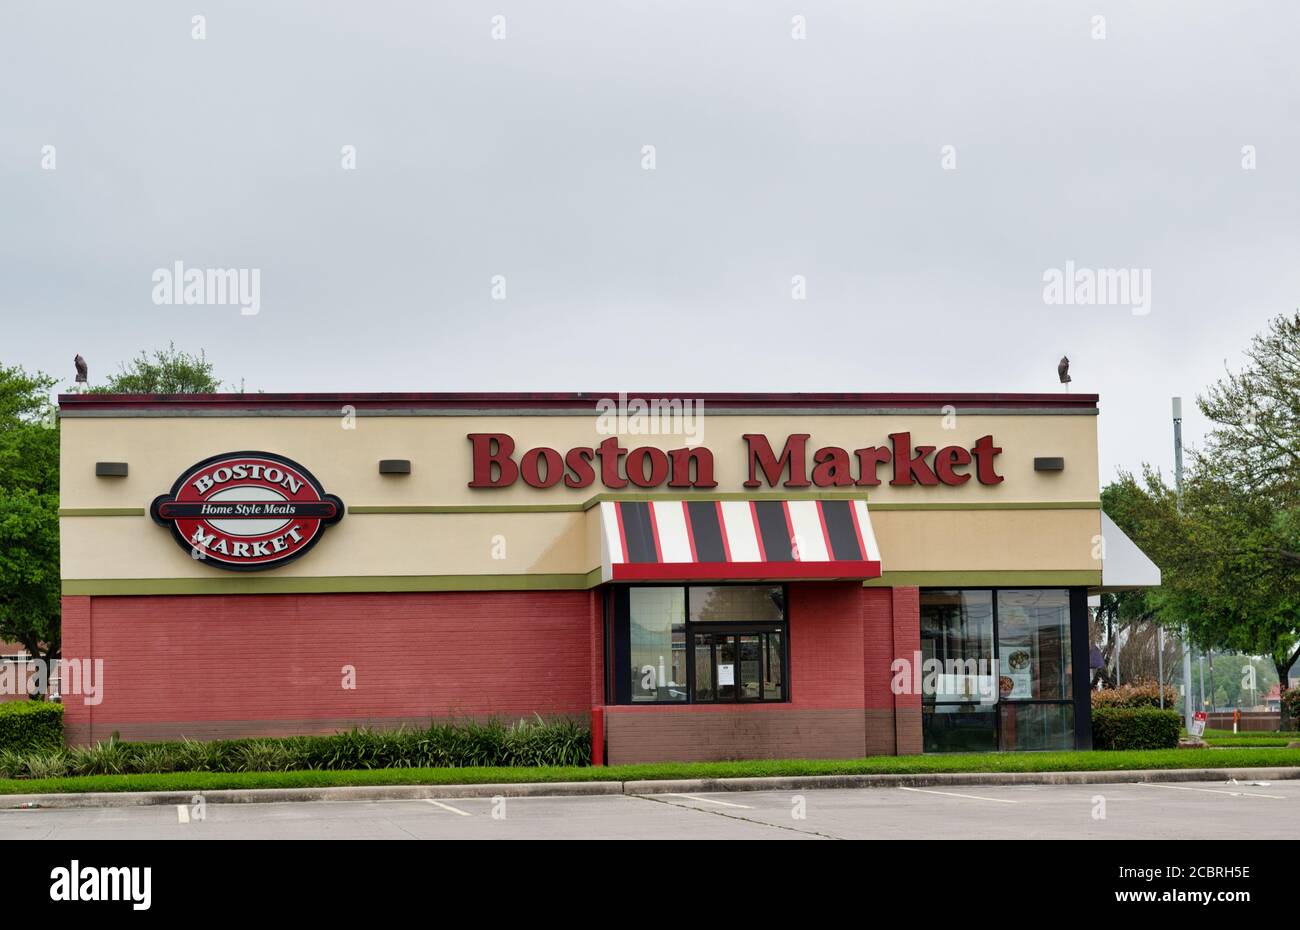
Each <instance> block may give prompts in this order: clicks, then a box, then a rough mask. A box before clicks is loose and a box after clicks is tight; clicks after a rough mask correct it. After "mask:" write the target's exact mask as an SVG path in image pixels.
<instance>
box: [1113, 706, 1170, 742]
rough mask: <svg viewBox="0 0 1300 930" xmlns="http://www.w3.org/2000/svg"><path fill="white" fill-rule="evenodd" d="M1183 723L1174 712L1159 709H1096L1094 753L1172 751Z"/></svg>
mask: <svg viewBox="0 0 1300 930" xmlns="http://www.w3.org/2000/svg"><path fill="white" fill-rule="evenodd" d="M1182 727H1183V720H1182V717H1180V716H1179V715H1178V711H1176V710H1160V708H1158V707H1095V708H1093V711H1092V745H1093V748H1094V749H1173V748H1175V747H1177V746H1178V735H1179V733H1180V732H1181V731H1182Z"/></svg>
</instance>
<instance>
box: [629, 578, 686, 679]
mask: <svg viewBox="0 0 1300 930" xmlns="http://www.w3.org/2000/svg"><path fill="white" fill-rule="evenodd" d="M685 605H686V597H685V592H684V591H683V590H682V589H681V588H632V589H631V590H630V591H629V592H628V608H629V609H628V632H629V636H628V641H629V645H630V652H631V658H632V701H633V702H636V703H639V702H642V701H654V702H661V701H685V700H686V695H687V691H686V661H685V660H686V627H685V624H684V622H683V620H684V617H683V614H684V613H685V610H686V607H685Z"/></svg>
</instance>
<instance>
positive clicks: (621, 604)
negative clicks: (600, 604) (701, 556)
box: [607, 582, 790, 707]
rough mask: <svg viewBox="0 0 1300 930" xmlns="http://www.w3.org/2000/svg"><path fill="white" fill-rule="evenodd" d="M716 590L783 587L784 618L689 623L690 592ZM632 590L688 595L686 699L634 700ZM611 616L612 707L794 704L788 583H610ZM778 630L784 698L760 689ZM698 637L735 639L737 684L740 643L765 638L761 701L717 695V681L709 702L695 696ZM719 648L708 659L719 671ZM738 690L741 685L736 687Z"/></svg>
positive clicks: (685, 618) (684, 617)
mask: <svg viewBox="0 0 1300 930" xmlns="http://www.w3.org/2000/svg"><path fill="white" fill-rule="evenodd" d="M716 587H750V588H753V587H762V588H780V589H781V604H782V609H783V612H784V617H783V619H781V620H752V621H748V620H715V621H695V620H691V589H692V588H716ZM633 588H681V589H683V590H684V591H685V596H684V597H683V598H682V603H683V605H684V608H685V609H684V612H683V615H682V623H683V629H684V636H685V645H686V658H685V665H686V695H687V698H686V700H685V701H633V700H632V682H631V680H630V679H628V678H627V675H626V674H625V673H626V670H627V669H629V668H630V667H631V657H632V656H631V634H630V625H631V619H632V617H631V607H630V593H629V592H630V591H631V590H632V589H633ZM607 605H608V606H607V611H608V612H607V616H608V617H609V619H610V624H609V626H610V635H609V637H608V640H609V643H610V653H611V654H612V655H613V659H614V661H613V663H612V668H611V673H612V674H611V676H610V678H611V680H610V682H609V684H610V688H609V692H608V696H609V697H611V698H613V704H614V705H616V706H626V707H687V706H690V705H693V704H700V705H707V706H712V705H717V704H789V703H790V590H789V586H788V585H787V584H784V583H775V584H773V583H767V584H755V583H754V582H707V583H705V582H700V583H693V584H692V583H686V582H677V583H674V582H655V583H650V584H618V585H611V587H610V594H609V599H608V601H607ZM777 631H779V632H780V634H781V646H782V648H781V695H780V697H776V698H767V697H763V696H762V694H763V692H764V690H765V689H764V688H763V685H762V682H763V678H762V676H763V674H764V673H765V671H766V667H767V666H766V663H765V661H764V659H765V658H766V650H767V648H768V645H767V634H769V633H772V632H777ZM697 633H721V634H724V635H730V636H735V637H736V638H737V639H736V651H737V655H736V666H737V681H739V666H740V655H739V651H740V639H739V637H741V636H747V635H756V636H761V637H763V641H762V649H763V653H764V655H763V656H762V657H760V660H759V695H760V696H759V697H757V698H740V697H734V698H722V699H719V698H718V697H717V683H716V682H715V683H714V688H713V692H714V697H713V698H712V699H708V700H701V699H699V698H697V697H696V687H695V685H696V682H695V677H696V675H695V635H696V634H697ZM716 655H717V649H716V646H711V647H710V657H711V660H712V662H713V665H714V667H715V668H716V667H717V659H716ZM737 691H739V685H737Z"/></svg>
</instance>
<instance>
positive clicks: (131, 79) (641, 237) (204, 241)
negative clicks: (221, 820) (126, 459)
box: [0, 0, 1300, 478]
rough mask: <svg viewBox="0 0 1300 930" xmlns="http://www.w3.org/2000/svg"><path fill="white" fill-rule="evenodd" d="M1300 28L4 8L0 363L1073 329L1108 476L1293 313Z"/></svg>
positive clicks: (1297, 282) (1183, 0) (1276, 15)
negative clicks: (1056, 300)
mask: <svg viewBox="0 0 1300 930" xmlns="http://www.w3.org/2000/svg"><path fill="white" fill-rule="evenodd" d="M194 14H202V15H203V16H205V17H206V38H205V39H202V40H196V39H194V38H193V37H192V30H193V28H194V27H193V24H192V20H191V17H192V16H193V15H194ZM496 15H501V16H504V17H505V35H506V37H505V38H504V39H494V38H493V37H492V30H493V23H492V18H493V17H494V16H496ZM796 15H798V16H803V17H804V21H805V23H806V38H805V39H802V40H796V39H794V38H792V30H793V29H794V28H795V27H794V25H793V23H792V18H793V17H795V16H796ZM1098 15H1101V16H1104V17H1105V22H1104V31H1105V37H1104V38H1095V37H1094V34H1095V33H1096V32H1097V31H1098V24H1097V23H1095V22H1094V19H1093V17H1095V16H1098ZM1298 39H1300V6H1297V5H1296V4H1291V3H1284V2H1280V0H1275V2H1240V0H1234V2H1215V3H1207V2H1188V0H1167V2H1152V0H1146V2H1142V3H1118V2H1113V0H1105V2H1096V0H1094V2H1091V3H1075V2H1052V3H1042V2H1039V0H1024V2H1010V0H1003V2H987V3H978V4H976V3H969V2H965V0H952V2H926V3H922V2H901V0H899V2H891V3H884V2H872V3H860V2H854V3H847V2H846V3H826V2H804V0H797V2H776V3H773V2H762V0H745V2H720V0H712V2H709V3H707V4H698V3H676V2H665V0H655V2H649V0H647V2H641V3H626V2H624V3H612V2H604V3H595V2H590V3H539V2H535V0H534V2H527V3H525V2H515V0H511V2H495V0H494V2H490V3H486V4H483V3H475V2H471V0H465V2H456V3H415V2H409V3H389V2H366V3H323V2H315V3H311V2H301V3H291V2H278V0H277V2H266V3H231V2H212V0H204V2H202V3H199V4H190V5H178V4H176V3H174V2H173V3H165V2H152V3H150V2H133V3H129V4H128V3H91V2H83V3H59V2H40V3H36V2H17V0H11V2H7V3H5V4H3V6H0V209H2V212H0V216H2V217H3V221H2V222H0V313H3V315H4V327H3V336H2V337H0V340H2V341H0V362H4V363H7V364H14V363H21V364H23V365H24V366H26V367H28V368H41V369H45V370H47V371H50V372H52V373H54V374H56V375H58V376H60V377H63V378H66V379H67V383H70V382H71V379H72V373H73V369H72V356H73V354H74V353H75V352H81V353H82V354H83V355H85V356H86V358H87V359H88V360H89V362H90V366H91V375H92V378H94V377H95V376H99V377H102V376H103V375H104V374H106V373H108V372H111V371H114V370H116V369H117V367H118V364H119V362H120V361H121V360H123V359H125V358H127V357H128V356H131V355H133V354H135V353H136V352H138V351H139V350H140V349H142V348H153V347H158V346H165V345H166V344H167V342H168V341H169V340H174V341H175V342H176V344H177V345H178V347H182V348H186V349H189V350H197V349H199V348H203V349H205V350H206V351H207V353H208V355H209V356H210V357H211V358H213V359H214V360H215V361H216V362H217V365H218V370H219V373H220V374H221V376H223V377H224V378H225V379H227V380H228V381H233V382H234V384H235V385H238V383H239V381H240V379H241V378H243V379H245V381H246V384H247V387H248V388H249V389H250V390H254V389H262V390H267V391H297V390H306V391H330V390H366V391H378V390H403V391H415V390H421V391H455V390H597V391H617V390H627V389H630V390H651V391H687V392H690V391H709V390H756V391H759V390H769V391H815V390H845V391H923V390H924V391H930V390H933V391H942V390H954V391H985V390H996V391H1055V390H1059V389H1060V386H1059V385H1058V384H1057V383H1056V377H1055V370H1056V361H1057V359H1058V358H1059V357H1060V356H1061V354H1062V353H1068V354H1069V356H1070V358H1071V360H1072V362H1073V371H1074V375H1075V381H1074V383H1073V385H1072V389H1073V390H1075V391H1079V392H1096V393H1099V394H1100V395H1101V410H1102V418H1101V456H1102V475H1103V478H1107V477H1109V476H1111V475H1113V473H1114V470H1115V468H1116V467H1121V466H1122V467H1129V468H1136V467H1137V466H1138V465H1139V464H1140V463H1141V462H1142V461H1143V460H1148V461H1151V462H1154V463H1157V464H1160V465H1161V466H1163V467H1166V468H1167V467H1168V463H1169V462H1170V461H1171V459H1172V453H1171V452H1170V443H1171V440H1170V427H1169V425H1168V419H1169V416H1168V410H1169V396H1170V395H1172V394H1183V395H1185V396H1186V397H1187V398H1188V399H1189V401H1190V398H1191V397H1192V396H1193V395H1194V394H1196V393H1197V392H1198V391H1202V390H1204V387H1205V386H1206V385H1207V384H1208V383H1209V382H1210V381H1211V380H1213V379H1214V378H1216V377H1218V376H1219V375H1220V374H1222V372H1223V366H1224V363H1225V359H1226V360H1227V361H1228V363H1229V364H1232V365H1236V364H1238V362H1239V359H1240V353H1241V350H1242V349H1243V348H1245V346H1246V345H1247V343H1248V341H1249V338H1250V336H1251V335H1252V334H1253V333H1255V332H1257V331H1259V330H1260V329H1262V328H1263V326H1264V324H1265V322H1266V321H1267V320H1268V319H1269V318H1270V317H1272V316H1274V315H1276V314H1278V313H1283V312H1288V311H1290V310H1292V309H1294V308H1295V307H1296V306H1297V305H1298V304H1300V300H1298V299H1297V294H1298V293H1300V261H1297V255H1300V249H1298V248H1297V246H1298V245H1300V223H1298V222H1297V217H1298V216H1300V210H1298V209H1297V208H1298V207H1300V69H1297V68H1296V66H1295V55H1296V49H1297V47H1300V41H1298ZM48 145H52V146H54V147H55V159H56V161H55V165H56V167H55V169H54V170H44V169H43V168H42V164H41V162H42V147H44V146H48ZM345 145H352V146H355V147H356V168H355V170H344V168H343V167H342V165H341V157H342V156H341V150H342V148H343V146H345ZM645 145H653V146H655V168H654V170H645V169H644V168H643V167H642V164H643V156H642V147H643V146H645ZM1248 145H1250V146H1254V147H1255V158H1256V162H1255V164H1256V167H1255V168H1253V169H1250V170H1247V169H1244V168H1243V154H1242V149H1243V147H1244V146H1248ZM944 146H953V147H955V157H956V167H955V169H951V170H947V169H945V168H944V166H943V164H942V161H941V160H942V157H943V153H944ZM178 260H179V261H183V262H184V263H185V265H186V267H197V268H228V267H233V268H248V269H258V270H259V271H260V276H261V307H260V312H259V313H258V314H257V315H255V316H246V315H242V314H241V313H240V310H239V308H238V307H235V306H169V305H161V306H160V305H157V304H155V303H154V302H153V299H152V295H153V282H152V280H151V275H152V274H153V271H154V269H156V268H170V267H171V266H172V264H173V263H174V262H175V261H178ZM1067 261H1072V262H1074V263H1075V265H1076V266H1077V267H1080V268H1091V269H1107V268H1122V269H1128V268H1134V269H1147V270H1149V272H1150V276H1151V299H1150V312H1149V313H1148V314H1146V315H1134V314H1133V313H1132V312H1131V310H1130V309H1129V308H1128V307H1126V306H1116V305H1113V304H1112V305H1082V306H1081V305H1072V306H1062V305H1049V304H1048V303H1046V302H1045V300H1044V283H1043V276H1044V273H1045V272H1047V271H1048V270H1049V269H1053V268H1058V269H1062V268H1064V267H1065V263H1066V262H1067ZM494 275H503V276H505V279H506V289H507V290H506V294H507V296H506V299H505V300H494V299H492V293H491V287H492V278H493V276H494ZM795 275H803V276H805V278H806V281H807V299H806V300H803V301H798V300H793V299H792V298H791V279H792V277H793V276H795ZM1188 406H1189V408H1190V406H1191V405H1190V403H1189V405H1188ZM1186 426H1187V433H1188V436H1189V438H1190V439H1193V440H1195V439H1196V438H1198V437H1199V436H1200V434H1201V433H1202V431H1203V429H1204V423H1203V421H1202V419H1201V417H1200V415H1199V413H1197V412H1195V411H1194V410H1193V409H1189V411H1188V413H1187V424H1186Z"/></svg>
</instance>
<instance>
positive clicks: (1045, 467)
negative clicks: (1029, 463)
mask: <svg viewBox="0 0 1300 930" xmlns="http://www.w3.org/2000/svg"><path fill="white" fill-rule="evenodd" d="M1034 471H1065V458H1064V457H1062V456H1059V455H1056V456H1039V457H1038V458H1035V459H1034Z"/></svg>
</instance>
